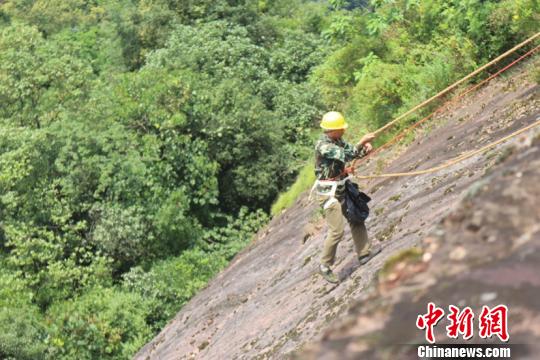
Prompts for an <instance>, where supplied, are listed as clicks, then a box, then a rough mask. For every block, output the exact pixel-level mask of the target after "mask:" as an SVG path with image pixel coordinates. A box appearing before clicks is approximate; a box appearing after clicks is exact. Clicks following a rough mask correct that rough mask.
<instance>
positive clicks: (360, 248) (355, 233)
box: [349, 222, 371, 257]
mask: <svg viewBox="0 0 540 360" xmlns="http://www.w3.org/2000/svg"><path fill="white" fill-rule="evenodd" d="M349 225H350V226H351V233H352V238H353V242H354V248H355V250H356V253H357V254H358V257H362V256H365V255H368V254H369V251H370V250H371V239H369V238H368V234H367V230H366V225H365V224H364V223H363V222H361V223H349Z"/></svg>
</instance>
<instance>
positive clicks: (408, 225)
mask: <svg viewBox="0 0 540 360" xmlns="http://www.w3.org/2000/svg"><path fill="white" fill-rule="evenodd" d="M534 65H538V63H536V64H534V63H532V64H528V65H527V67H524V68H521V69H519V70H518V71H516V72H515V73H514V74H512V77H511V78H510V79H505V80H498V81H496V82H492V83H490V84H489V85H488V86H487V87H485V88H483V89H481V90H480V91H478V92H477V93H475V94H474V95H472V96H471V97H469V98H467V99H466V100H464V101H463V102H462V103H460V104H458V105H456V106H454V107H453V108H451V109H448V110H447V111H446V112H445V113H444V114H443V115H441V116H439V117H438V118H437V119H435V120H434V122H432V124H434V125H430V129H424V130H421V131H420V132H419V133H418V134H417V136H416V140H415V141H414V142H413V143H411V144H409V146H408V147H407V148H406V149H404V150H403V149H402V150H400V149H396V150H395V152H394V153H387V154H386V156H387V159H383V160H385V161H386V162H388V163H389V164H388V166H386V167H385V169H384V172H396V171H407V170H411V169H424V168H429V167H432V166H435V165H438V164H440V163H443V162H444V161H446V160H448V159H450V158H453V157H455V156H457V155H460V154H461V153H463V152H466V151H469V150H472V149H476V148H478V147H480V146H482V145H485V144H487V143H488V142H491V141H493V140H495V139H499V138H501V137H503V136H505V135H507V134H509V133H511V132H513V131H515V130H517V129H519V128H521V127H523V126H526V125H528V124H530V123H532V122H535V121H536V120H537V119H538V118H539V117H540V94H539V86H538V85H535V84H534V83H532V82H531V81H530V79H529V76H528V72H527V69H530V68H531V67H534ZM509 84H510V85H509ZM350 135H352V134H350ZM380 161H381V160H379V164H377V163H376V162H375V161H374V162H372V163H370V164H367V166H363V167H362V168H360V169H359V171H361V172H362V173H364V174H369V173H373V172H374V171H375V168H376V167H377V166H380ZM539 179H540V128H535V129H533V130H531V131H530V132H527V133H526V134H524V135H522V136H520V137H518V138H514V139H512V140H510V141H508V142H507V143H505V144H502V145H500V146H499V147H497V148H495V149H494V150H491V151H490V152H488V153H485V154H481V155H477V156H475V157H473V158H471V159H468V160H466V161H464V162H461V163H459V164H457V165H454V166H452V167H449V168H446V169H444V170H442V171H440V172H437V173H434V174H426V175H422V176H417V177H410V178H393V179H386V180H372V181H365V182H360V183H359V184H360V186H361V188H363V189H364V190H365V191H366V192H368V193H369V194H370V195H371V197H372V198H373V200H372V202H371V203H370V205H371V207H372V215H371V217H370V218H369V219H368V222H367V227H368V231H369V233H370V236H371V237H372V238H374V239H375V241H381V242H382V245H383V251H382V252H381V253H380V254H379V255H378V256H376V257H375V258H374V259H372V260H371V261H370V262H369V263H368V264H366V265H364V266H359V264H358V261H357V260H356V257H355V253H354V251H353V245H352V241H351V239H350V233H349V232H348V229H347V232H346V235H345V239H344V240H343V242H342V243H341V244H340V247H339V249H338V255H337V258H338V260H337V263H336V266H335V271H336V272H337V274H338V276H339V278H340V279H341V283H340V284H338V285H330V284H328V283H326V282H325V281H324V280H323V279H322V278H321V277H320V276H319V275H318V274H317V267H318V259H319V253H320V250H321V248H322V243H323V240H324V235H325V225H324V220H323V219H321V217H320V213H319V212H318V208H317V206H316V204H315V203H313V202H310V201H309V200H308V197H307V194H305V195H304V196H302V197H301V198H300V199H299V200H298V201H297V203H296V204H295V205H294V206H293V207H292V208H290V209H289V210H287V211H285V212H284V213H283V214H282V215H281V216H279V217H277V218H275V219H274V220H273V221H272V222H271V223H270V224H269V225H268V226H267V228H265V229H264V230H262V231H261V232H260V233H259V234H258V236H257V238H256V239H254V241H253V243H252V245H251V246H250V247H249V248H247V249H245V250H244V251H243V252H241V253H240V254H238V255H237V256H236V257H235V258H234V260H233V261H232V262H231V264H230V265H229V267H228V268H227V269H226V270H224V271H223V272H222V273H221V274H219V275H218V276H217V277H216V278H215V279H214V280H213V281H212V282H211V283H210V284H209V285H208V286H207V287H206V288H205V289H204V290H202V291H201V292H200V293H199V294H198V295H197V296H195V297H194V298H193V299H192V300H191V301H190V302H189V303H188V304H187V305H186V306H185V307H184V308H183V309H182V310H181V311H180V312H179V313H178V314H177V316H176V317H175V318H174V319H173V320H172V321H171V322H170V323H169V324H168V325H167V326H166V327H165V328H164V329H163V331H162V332H161V333H160V334H159V335H158V336H157V337H156V338H155V339H154V340H153V341H152V342H150V343H149V344H147V345H146V346H145V347H144V348H143V349H141V350H140V352H139V353H138V354H137V355H136V359H282V358H287V357H289V358H299V359H356V358H362V359H379V358H382V359H384V358H400V359H401V358H407V356H410V358H415V357H414V356H416V352H415V349H411V348H410V347H407V346H403V345H399V344H413V343H421V342H424V341H425V340H423V336H424V335H423V332H422V331H420V330H417V329H416V326H415V322H416V317H417V316H418V315H419V314H423V313H425V312H426V304H427V303H428V302H429V301H433V302H435V303H436V304H437V305H438V306H441V307H443V308H446V309H447V306H448V305H449V304H454V305H457V306H470V307H472V308H473V309H474V310H475V314H477V313H479V310H480V308H481V306H482V305H495V304H499V303H502V304H506V305H508V307H509V330H510V334H511V337H510V339H511V340H510V343H521V344H530V345H527V346H522V347H521V348H520V351H521V355H522V356H521V357H520V358H527V357H529V358H531V359H533V358H535V357H534V356H533V355H534V354H538V353H539V351H538V350H540V349H539V344H540V342H539V340H540V325H539V324H540V300H538V299H539V296H540V276H539V275H538V274H540V185H539ZM306 229H307V230H306ZM381 269H382V271H381ZM475 332H476V334H477V330H475ZM435 335H436V337H437V338H440V339H445V334H444V326H439V327H438V328H436V333H435ZM446 339H447V338H446ZM478 340H481V339H479V338H478V336H476V337H475V338H473V342H475V341H478ZM413 350H414V351H413ZM416 358H417V357H416Z"/></svg>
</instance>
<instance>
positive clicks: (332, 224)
mask: <svg viewBox="0 0 540 360" xmlns="http://www.w3.org/2000/svg"><path fill="white" fill-rule="evenodd" d="M324 217H325V219H326V223H327V224H328V233H327V235H326V240H325V241H324V247H323V252H322V258H321V264H322V265H324V266H327V267H330V266H332V265H333V264H334V260H335V258H336V250H337V246H338V244H339V242H340V241H341V239H343V233H344V230H345V218H344V217H343V215H342V214H341V205H340V204H339V202H338V201H334V202H333V203H332V204H330V205H329V206H327V207H326V209H324Z"/></svg>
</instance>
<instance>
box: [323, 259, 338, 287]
mask: <svg viewBox="0 0 540 360" xmlns="http://www.w3.org/2000/svg"><path fill="white" fill-rule="evenodd" d="M319 272H320V273H321V275H322V277H323V278H324V279H325V280H326V281H328V282H329V283H332V284H337V283H338V282H339V280H338V278H337V277H336V275H334V273H333V272H332V269H330V268H329V267H327V266H324V265H322V264H321V266H319Z"/></svg>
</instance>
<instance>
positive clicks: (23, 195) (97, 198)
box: [0, 0, 540, 359]
mask: <svg viewBox="0 0 540 360" xmlns="http://www.w3.org/2000/svg"><path fill="white" fill-rule="evenodd" d="M539 6H540V5H539V3H538V2H537V1H534V0H518V1H472V0H470V1H450V2H449V1H442V0H433V1H371V2H366V1H339V0H334V1H328V2H326V1H302V0H289V1H284V0H278V1H255V0H217V1H210V0H189V1H169V0H93V1H84V0H53V1H50V0H47V1H46V0H37V1H26V0H5V1H2V2H0V328H1V329H2V330H3V331H2V332H1V333H0V357H1V358H14V359H40V358H47V359H74V358H77V359H125V358H130V357H131V356H133V354H134V353H135V352H136V351H137V350H138V349H139V348H140V347H141V346H142V345H143V344H145V343H146V342H147V341H148V340H149V339H151V338H152V337H153V335H155V334H156V333H157V332H158V331H159V330H160V329H161V328H162V327H163V326H164V325H165V323H166V322H167V321H168V320H170V319H171V318H172V317H173V315H174V314H175V313H176V312H177V311H178V310H179V309H180V308H181V307H182V306H183V305H184V304H185V303H186V302H187V301H188V300H189V299H190V298H191V297H192V296H193V295H194V294H195V293H196V292H197V291H198V290H199V289H201V288H202V287H204V286H205V285H206V283H207V282H208V280H209V279H211V278H212V277H214V275H215V274H216V273H217V272H219V271H220V270H221V269H223V268H224V267H225V266H226V265H227V263H228V262H229V260H230V259H231V258H232V257H233V256H234V255H235V254H236V253H237V252H238V251H239V250H241V249H242V248H243V247H245V246H246V244H248V243H249V241H250V239H251V237H252V235H253V234H254V233H255V232H256V231H257V230H258V229H259V228H260V227H261V226H263V225H264V224H266V223H267V221H268V218H269V215H268V212H269V211H270V209H271V206H272V203H273V202H274V201H275V199H276V197H277V195H278V194H279V193H280V192H281V191H283V190H284V189H286V188H287V186H289V185H291V183H292V182H293V181H294V179H295V176H296V174H297V173H298V172H299V170H300V169H301V168H302V166H304V165H305V163H306V161H308V160H309V158H310V155H311V145H312V140H313V138H314V136H315V132H316V128H317V122H318V119H319V118H320V116H321V114H322V113H323V112H324V111H325V110H326V109H330V108H336V109H341V110H343V111H345V113H346V114H347V116H348V117H349V119H350V120H351V122H352V123H353V124H354V126H353V130H357V131H360V130H367V129H374V128H376V127H378V126H380V125H382V124H384V123H385V122H387V121H389V120H390V118H391V117H392V116H394V115H396V114H398V113H400V112H402V111H404V109H407V108H408V107H410V106H411V105H413V104H416V103H417V102H419V101H420V100H422V99H423V98H425V97H427V96H429V95H431V94H432V93H434V92H435V91H436V90H439V89H440V88H442V87H444V86H445V85H447V84H448V83H450V82H452V81H453V80H454V79H456V78H458V77H460V76H461V75H463V74H465V73H467V72H469V71H470V70H471V69H473V68H474V67H476V66H477V65H478V64H481V63H483V62H485V61H487V60H488V59H490V58H493V57H494V56H496V55H498V54H499V53H500V52H502V51H504V50H506V49H508V48H510V47H511V46H513V45H514V44H515V43H517V42H519V41H521V40H523V39H524V38H525V37H527V36H528V35H530V34H531V33H533V32H534V31H537V30H538V29H537V26H538V25H537V24H538V21H539V19H538V14H539V13H540V11H539V10H540V8H539ZM353 135H354V133H353ZM383 140H384V139H383ZM305 173H306V171H304V174H305ZM305 176H307V175H305ZM297 188H298V187H297Z"/></svg>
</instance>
